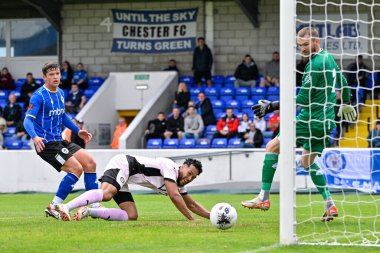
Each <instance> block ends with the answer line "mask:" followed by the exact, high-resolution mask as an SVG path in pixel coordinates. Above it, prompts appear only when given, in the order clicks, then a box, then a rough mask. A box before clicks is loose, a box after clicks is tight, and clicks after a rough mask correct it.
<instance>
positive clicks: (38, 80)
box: [34, 78, 45, 86]
mask: <svg viewBox="0 0 380 253" xmlns="http://www.w3.org/2000/svg"><path fill="white" fill-rule="evenodd" d="M34 80H35V82H36V84H38V85H39V86H42V85H43V84H44V83H45V81H44V79H43V78H36V79H34Z"/></svg>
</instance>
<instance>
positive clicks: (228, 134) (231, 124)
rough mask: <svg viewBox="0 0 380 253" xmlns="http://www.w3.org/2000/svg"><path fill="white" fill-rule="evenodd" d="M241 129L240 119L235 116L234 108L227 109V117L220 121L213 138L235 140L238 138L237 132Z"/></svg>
mask: <svg viewBox="0 0 380 253" xmlns="http://www.w3.org/2000/svg"><path fill="white" fill-rule="evenodd" d="M238 127H239V119H238V118H237V117H236V116H235V114H234V111H233V110H232V108H227V109H226V116H223V117H221V118H220V119H219V121H218V123H217V124H216V130H217V132H216V133H215V134H214V136H213V138H227V140H229V139H230V138H234V137H236V136H237V131H238Z"/></svg>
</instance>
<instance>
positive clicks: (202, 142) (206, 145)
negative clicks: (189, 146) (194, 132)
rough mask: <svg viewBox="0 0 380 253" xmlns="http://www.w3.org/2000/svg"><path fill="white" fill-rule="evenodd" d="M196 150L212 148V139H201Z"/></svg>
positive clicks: (196, 143)
mask: <svg viewBox="0 0 380 253" xmlns="http://www.w3.org/2000/svg"><path fill="white" fill-rule="evenodd" d="M195 148H210V139H207V138H201V139H198V140H197V141H196V142H195Z"/></svg>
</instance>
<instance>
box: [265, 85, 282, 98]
mask: <svg viewBox="0 0 380 253" xmlns="http://www.w3.org/2000/svg"><path fill="white" fill-rule="evenodd" d="M269 95H277V96H279V95H280V87H277V86H271V87H269V88H268V90H267V96H269Z"/></svg>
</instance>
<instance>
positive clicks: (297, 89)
mask: <svg viewBox="0 0 380 253" xmlns="http://www.w3.org/2000/svg"><path fill="white" fill-rule="evenodd" d="M300 89H301V87H296V95H298V93H299V92H300Z"/></svg>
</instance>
